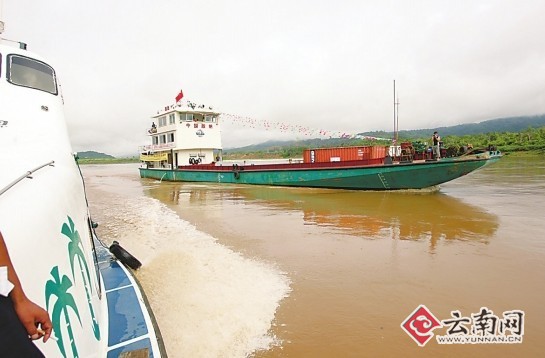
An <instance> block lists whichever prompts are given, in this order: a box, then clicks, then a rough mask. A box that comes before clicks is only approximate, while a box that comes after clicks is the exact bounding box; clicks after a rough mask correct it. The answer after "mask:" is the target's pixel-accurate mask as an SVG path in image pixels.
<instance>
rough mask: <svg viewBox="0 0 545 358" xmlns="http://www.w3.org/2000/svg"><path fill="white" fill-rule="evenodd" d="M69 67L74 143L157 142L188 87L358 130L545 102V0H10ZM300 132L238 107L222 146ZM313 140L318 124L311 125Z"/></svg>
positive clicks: (6, 16) (54, 60) (34, 44)
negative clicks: (269, 125)
mask: <svg viewBox="0 0 545 358" xmlns="http://www.w3.org/2000/svg"><path fill="white" fill-rule="evenodd" d="M0 1H3V8H2V12H1V14H0V15H1V19H2V20H3V21H4V22H5V27H6V30H5V32H4V34H3V37H5V38H9V39H13V40H18V41H23V42H26V43H27V44H28V48H29V50H31V51H34V52H36V53H38V54H40V55H42V56H43V57H45V58H46V59H48V61H49V63H50V64H51V65H52V66H53V67H54V68H55V69H56V71H57V74H58V76H59V80H60V82H61V85H62V91H63V94H64V100H65V113H66V117H67V121H68V127H69V131H70V136H71V140H72V144H73V147H74V150H77V151H84V150H96V151H100V152H105V153H108V154H112V155H116V156H123V155H132V154H136V153H137V151H138V146H139V145H144V144H149V143H148V142H149V138H148V137H147V136H146V130H147V128H148V126H149V125H150V124H151V119H150V117H151V116H152V115H153V114H154V113H155V112H156V111H157V109H159V108H161V107H164V106H165V105H168V104H172V103H174V98H175V96H176V95H177V94H178V92H179V91H180V89H183V92H184V95H185V97H184V99H190V100H192V101H194V102H197V103H204V104H207V105H212V106H214V107H215V108H217V109H219V110H221V111H222V112H225V113H229V114H232V115H235V116H242V117H250V118H253V119H255V120H256V121H269V122H275V123H291V124H296V125H301V126H305V127H308V128H314V129H323V130H329V131H346V132H347V133H357V132H361V131H370V130H386V131H391V130H392V129H393V80H394V79H395V80H396V87H397V90H398V96H399V101H400V106H399V124H400V129H419V128H433V127H438V126H444V125H445V126H447V125H455V124H460V123H475V122H480V121H482V120H486V119H492V118H499V117H508V116H518V115H534V114H543V113H545V24H544V22H543V21H544V20H543V19H544V14H545V1H543V0H535V1H534V0H513V1H511V0H495V1H494V0H490V1H478V0H470V1H466V0H444V1H442V0H437V1H402V0H399V1H385V0H376V1H366V0H359V1H343V0H337V1H322V0H274V1H272V0H271V1H260V0H232V1H221V0H184V1H175V0H153V1H152V0H108V1H105V0H93V1H70V0H48V1H43V0H0ZM292 138H301V134H300V133H296V132H289V131H288V132H277V131H267V130H265V129H264V128H260V127H258V128H255V129H254V128H251V127H248V126H243V125H240V124H236V123H232V122H230V121H226V122H225V125H224V131H223V142H224V147H239V146H244V145H248V144H253V143H260V142H262V141H265V140H267V139H292ZM302 139H304V138H302Z"/></svg>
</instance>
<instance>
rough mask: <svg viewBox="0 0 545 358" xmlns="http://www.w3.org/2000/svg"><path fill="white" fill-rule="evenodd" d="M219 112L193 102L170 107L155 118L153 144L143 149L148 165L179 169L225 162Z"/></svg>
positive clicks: (142, 158) (142, 157) (152, 132)
mask: <svg viewBox="0 0 545 358" xmlns="http://www.w3.org/2000/svg"><path fill="white" fill-rule="evenodd" d="M219 115H220V114H219V112H217V111H214V110H213V108H212V107H210V106H206V105H203V104H201V105H197V104H195V103H193V102H190V101H184V102H179V103H177V104H175V105H171V106H167V107H165V108H163V109H161V110H159V111H157V114H156V115H155V116H153V117H152V123H151V126H150V127H149V129H148V135H149V137H150V139H151V140H150V141H151V144H149V145H146V146H143V147H141V148H140V160H141V161H142V162H143V163H144V164H145V165H146V167H147V168H168V169H175V168H178V167H181V166H186V165H197V164H214V163H216V162H219V161H221V158H222V145H221V126H220V121H219Z"/></svg>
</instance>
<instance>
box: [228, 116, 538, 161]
mask: <svg viewBox="0 0 545 358" xmlns="http://www.w3.org/2000/svg"><path fill="white" fill-rule="evenodd" d="M543 126H545V114H542V115H536V116H520V117H509V118H497V119H490V120H486V121H483V122H479V123H470V124H458V125H455V126H450V127H438V128H428V129H415V130H402V131H400V132H399V137H400V138H404V139H420V138H429V137H430V136H431V134H432V133H433V132H434V131H438V132H439V133H440V135H441V136H442V137H446V136H449V135H450V136H464V135H476V134H485V133H502V132H520V131H524V130H526V129H528V128H530V127H532V128H539V127H543ZM358 134H359V135H361V136H371V137H379V138H392V137H393V134H392V132H386V131H374V132H362V133H358ZM348 142H350V140H347V139H341V138H331V139H321V138H315V139H306V140H297V141H296V140H290V141H267V142H264V143H260V144H254V145H250V146H246V147H240V148H229V152H232V153H235V152H248V151H263V150H275V149H278V148H283V147H290V146H299V147H307V148H312V147H334V146H343V145H346V144H349V143H348ZM354 145H355V144H354Z"/></svg>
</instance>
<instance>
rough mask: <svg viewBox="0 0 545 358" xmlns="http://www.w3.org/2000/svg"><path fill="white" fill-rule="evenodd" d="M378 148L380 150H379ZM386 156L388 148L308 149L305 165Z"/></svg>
mask: <svg viewBox="0 0 545 358" xmlns="http://www.w3.org/2000/svg"><path fill="white" fill-rule="evenodd" d="M377 148H378V149H377ZM385 156H386V147H382V146H381V147H375V146H361V147H334V148H314V149H306V150H305V151H304V153H303V161H304V163H330V162H347V161H354V160H369V159H379V158H384V157H385Z"/></svg>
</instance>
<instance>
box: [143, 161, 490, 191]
mask: <svg viewBox="0 0 545 358" xmlns="http://www.w3.org/2000/svg"><path fill="white" fill-rule="evenodd" d="M497 159H499V158H478V159H460V158H456V159H443V160H440V161H433V162H431V161H430V162H419V163H416V162H414V163H406V164H390V165H383V164H380V165H361V166H357V165H350V166H347V165H338V164H337V165H336V164H329V163H328V165H327V166H320V167H318V166H310V167H309V166H308V165H307V166H298V165H297V164H293V165H276V166H275V165H262V166H261V165H255V166H254V165H251V166H245V167H236V166H232V167H231V166H187V167H183V168H181V169H176V170H170V169H156V168H153V169H146V168H140V177H141V178H151V179H157V180H166V181H181V182H208V183H233V184H252V185H271V186H294V187H313V188H336V189H353V190H398V189H423V188H428V187H432V186H435V185H439V184H442V183H446V182H448V181H451V180H453V179H456V178H459V177H461V176H464V175H466V174H468V173H471V172H472V171H474V170H476V169H479V168H481V167H483V166H484V165H486V164H489V163H490V162H492V161H496V160H497Z"/></svg>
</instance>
